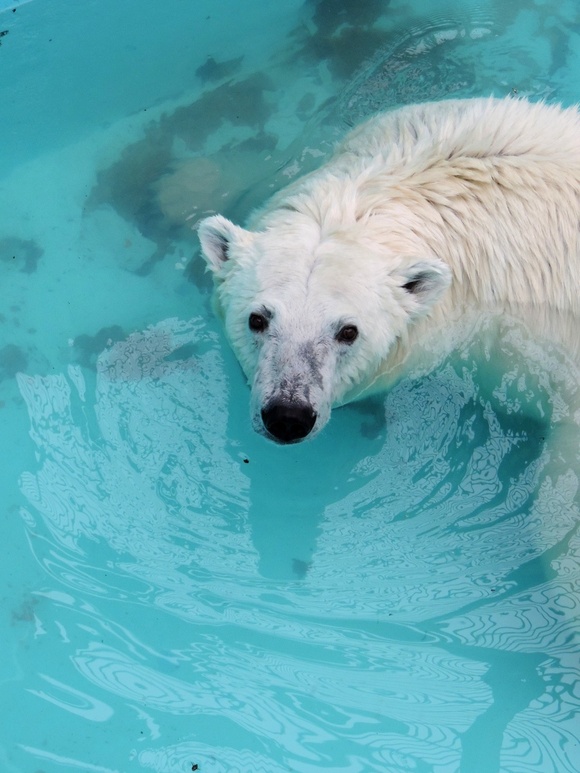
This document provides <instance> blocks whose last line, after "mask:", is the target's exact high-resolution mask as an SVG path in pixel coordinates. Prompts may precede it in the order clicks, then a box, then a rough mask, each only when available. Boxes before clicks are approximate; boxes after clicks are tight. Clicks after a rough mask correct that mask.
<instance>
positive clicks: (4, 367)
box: [0, 344, 28, 381]
mask: <svg viewBox="0 0 580 773" xmlns="http://www.w3.org/2000/svg"><path fill="white" fill-rule="evenodd" d="M27 365H28V357H27V356H26V354H25V353H24V351H23V350H22V349H21V348H20V347H19V346H16V344H7V345H6V346H3V347H2V349H0V381H3V380H4V379H6V378H13V377H14V376H15V375H16V374H17V373H20V372H21V371H23V370H26V366H27Z"/></svg>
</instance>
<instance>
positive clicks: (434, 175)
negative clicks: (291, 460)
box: [199, 98, 580, 443]
mask: <svg viewBox="0 0 580 773" xmlns="http://www.w3.org/2000/svg"><path fill="white" fill-rule="evenodd" d="M579 218H580V116H579V113H578V111H577V109H576V108H568V109H563V108H561V107H560V106H557V105H546V104H543V103H538V104H532V103H530V102H527V101H525V100H521V99H492V98H490V99H468V100H449V101H443V102H438V103H427V104H422V105H414V106H409V107H404V108H401V109H399V110H395V111H393V112H390V113H386V114H383V115H379V116H377V117H375V118H372V119H371V120H369V121H367V122H366V123H364V124H362V125H361V126H360V127H358V128H357V129H355V130H354V131H353V132H351V133H350V134H349V135H348V136H347V137H346V139H345V140H344V141H343V143H342V145H341V146H340V147H339V148H338V150H337V152H336V153H335V155H334V156H333V157H332V158H331V159H330V160H329V161H328V162H327V163H326V164H325V165H324V166H322V167H321V168H320V169H319V170H318V171H315V172H313V173H311V174H309V175H307V176H305V177H303V178H301V179H299V180H297V181H296V182H294V183H292V184H291V185H290V186H288V187H287V188H285V189H284V190H282V191H280V192H279V193H277V194H276V195H275V196H274V197H273V198H272V199H271V200H270V201H269V202H268V203H267V205H266V206H265V207H264V208H263V209H262V210H260V211H258V212H257V213H256V214H255V215H254V216H253V217H252V219H251V222H250V226H249V227H250V229H251V230H244V229H242V228H240V227H238V226H236V225H234V224H233V223H231V222H230V221H229V220H226V219H225V218H224V217H222V216H220V215H215V216H213V217H209V218H207V219H205V220H204V221H202V223H201V224H200V226H199V237H200V241H201V245H202V250H203V253H204V256H205V258H206V260H207V263H208V265H209V267H210V269H211V270H212V272H213V274H214V279H215V284H216V303H217V307H218V310H219V311H220V313H221V315H222V316H223V320H224V324H225V329H226V334H227V336H228V338H229V341H230V343H231V345H232V347H233V349H234V351H235V353H236V355H237V357H238V359H239V361H240V363H241V365H242V367H243V369H244V371H245V373H246V375H247V377H248V379H249V382H250V384H251V385H252V415H253V423H254V426H255V428H256V429H257V430H258V431H259V432H262V433H263V434H265V435H266V436H268V437H270V438H272V439H274V440H276V441H278V442H280V443H292V442H297V441H300V440H302V439H303V438H305V437H306V436H308V435H311V436H312V435H314V434H315V433H317V432H318V431H320V429H321V428H322V427H323V426H324V425H325V424H326V422H327V421H328V418H329V416H330V410H331V407H332V406H334V405H339V404H342V403H345V402H347V401H349V400H351V399H353V398H354V397H356V396H359V395H360V394H361V393H363V392H364V391H365V389H368V388H369V387H370V386H371V385H372V384H374V383H376V382H378V381H381V379H382V381H385V382H386V383H394V382H395V381H396V380H397V379H399V378H400V377H401V376H402V375H403V374H404V373H405V372H408V370H409V367H410V363H412V362H413V357H414V355H415V353H416V352H417V351H419V350H421V349H422V348H423V347H424V346H425V345H428V344H429V342H430V341H431V342H433V341H435V340H437V338H442V337H444V335H443V334H444V333H445V331H446V330H447V329H448V328H449V326H450V324H451V320H454V319H457V317H458V314H461V313H463V310H464V309H486V308H497V307H501V308H503V309H505V310H507V311H508V312H515V313H516V314H518V313H520V312H521V311H522V310H523V311H524V314H525V315H527V317H528V318H530V319H534V318H535V319H540V318H541V315H542V313H543V310H545V309H547V308H550V309H553V310H556V311H558V312H562V314H563V315H564V316H565V317H566V320H567V322H566V323H565V324H569V325H570V323H569V321H570V319H572V320H573V321H572V323H571V325H570V329H571V331H572V338H573V339H574V341H577V340H578V335H577V333H576V331H577V324H576V320H575V319H574V317H573V315H575V314H577V313H578V312H580V292H579V289H580V288H579V281H578V280H579V277H580V235H579ZM570 315H572V316H570Z"/></svg>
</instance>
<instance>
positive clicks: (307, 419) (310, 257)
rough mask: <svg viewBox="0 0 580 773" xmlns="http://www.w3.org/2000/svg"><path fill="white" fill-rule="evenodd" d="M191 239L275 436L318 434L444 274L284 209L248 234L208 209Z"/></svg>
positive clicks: (436, 293)
mask: <svg viewBox="0 0 580 773" xmlns="http://www.w3.org/2000/svg"><path fill="white" fill-rule="evenodd" d="M199 237H200V242H201V246H202V252H203V255H204V257H205V260H206V262H207V265H208V267H209V268H210V270H211V271H212V273H213V277H214V282H215V301H216V308H217V311H218V313H219V315H220V316H221V317H222V320H223V322H224V326H225V331H226V335H227V337H228V339H229V342H230V344H231V346H232V348H233V350H234V352H235V354H236V356H237V358H238V360H239V362H240V364H241V366H242V368H243V370H244V372H245V374H246V376H247V378H248V381H249V383H250V385H251V388H252V398H251V414H252V421H253V425H254V428H255V429H256V430H257V431H258V432H260V433H262V434H264V435H266V436H267V437H269V438H271V439H273V440H275V441H277V442H279V443H295V442H298V441H301V440H303V439H304V438H306V437H309V436H310V437H312V436H314V435H315V434H316V433H317V432H319V431H320V430H321V429H322V427H324V425H325V424H326V422H327V421H328V419H329V417H330V411H331V408H332V407H333V406H336V405H340V404H342V403H344V402H348V401H349V400H350V399H352V396H353V395H356V394H357V392H360V391H362V389H364V386H365V385H367V384H369V383H371V382H372V380H373V378H374V377H375V376H376V375H377V373H378V372H379V371H380V369H381V367H384V364H385V362H386V361H387V360H388V358H389V354H390V353H391V352H392V351H393V349H394V348H395V347H396V346H397V344H398V343H400V342H401V341H402V340H404V339H405V337H406V335H407V332H408V330H409V328H410V326H412V325H413V323H414V322H415V320H417V319H418V318H420V317H423V316H424V315H425V314H427V313H428V312H429V310H430V309H431V308H432V306H433V305H434V304H435V303H436V302H437V301H438V299H439V298H440V297H441V295H442V294H443V293H444V292H445V290H446V289H447V287H448V286H449V284H450V281H451V272H450V269H449V268H448V266H447V265H446V264H445V263H443V262H442V261H441V260H439V259H438V258H436V257H429V256H427V257H424V256H422V257H418V256H417V255H415V256H413V255H409V254H407V253H408V252H409V250H408V249H406V250H402V251H400V250H397V249H396V247H397V245H396V244H395V245H394V246H395V249H392V248H390V247H387V246H385V244H384V243H382V242H379V241H377V240H376V239H375V238H373V235H372V233H371V232H370V231H369V229H365V228H364V227H360V228H358V229H357V228H355V227H352V226H351V227H349V228H344V229H342V230H341V229H337V230H333V231H332V232H330V233H325V232H324V231H322V230H321V228H320V226H319V225H318V224H317V223H316V222H315V221H314V220H312V218H309V217H307V216H305V215H302V214H301V213H299V212H296V211H295V210H293V209H288V210H285V209H284V208H283V207H282V208H280V210H279V211H277V212H276V213H275V214H274V215H271V216H270V217H268V219H267V226H266V227H265V228H263V230H257V231H249V230H245V229H243V228H240V227H239V226H236V225H234V224H233V223H232V222H230V221H229V220H227V219H226V218H224V217H222V216H221V215H214V216H212V217H208V218H206V219H205V220H203V221H202V222H201V223H200V225H199ZM383 241H384V240H383ZM395 242H396V240H395Z"/></svg>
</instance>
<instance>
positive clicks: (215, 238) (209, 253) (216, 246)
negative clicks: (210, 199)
mask: <svg viewBox="0 0 580 773" xmlns="http://www.w3.org/2000/svg"><path fill="white" fill-rule="evenodd" d="M197 232H198V235H199V241H200V242H201V251H202V254H203V257H204V258H205V261H206V263H207V265H208V267H209V268H210V269H211V271H212V272H213V273H214V274H215V276H217V277H219V278H223V276H224V275H225V270H226V264H227V263H228V261H229V260H230V259H231V252H230V250H231V245H232V243H233V242H235V241H236V240H237V239H239V238H240V237H241V236H242V235H243V234H246V233H247V231H244V229H243V228H240V227H239V226H237V225H234V224H233V223H232V222H231V221H230V220H228V219H227V218H225V217H223V216H222V215H212V217H206V218H205V220H202V221H201V222H200V223H199V225H198V227H197Z"/></svg>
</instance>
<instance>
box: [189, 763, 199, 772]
mask: <svg viewBox="0 0 580 773" xmlns="http://www.w3.org/2000/svg"><path fill="white" fill-rule="evenodd" d="M191 769H192V770H199V765H198V764H197V763H195V762H194V763H193V765H192V766H191Z"/></svg>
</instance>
